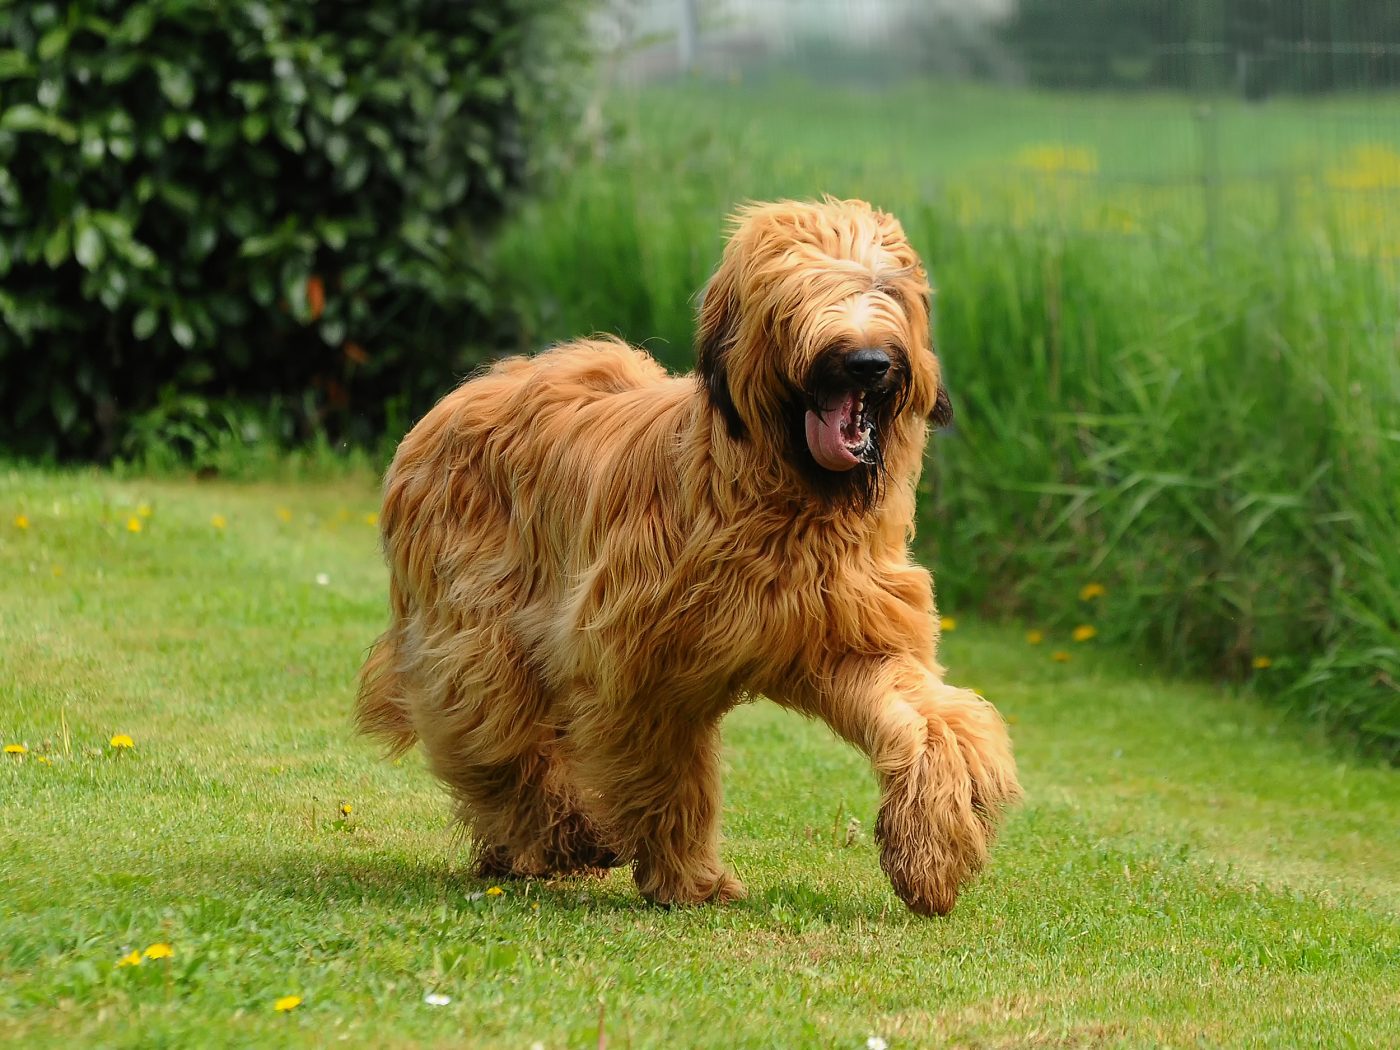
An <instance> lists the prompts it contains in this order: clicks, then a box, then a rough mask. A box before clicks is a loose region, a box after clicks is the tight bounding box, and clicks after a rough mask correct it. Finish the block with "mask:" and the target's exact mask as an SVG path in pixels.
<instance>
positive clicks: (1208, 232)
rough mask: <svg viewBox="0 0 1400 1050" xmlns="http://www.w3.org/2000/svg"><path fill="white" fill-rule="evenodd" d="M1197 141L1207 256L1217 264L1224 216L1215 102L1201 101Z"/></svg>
mask: <svg viewBox="0 0 1400 1050" xmlns="http://www.w3.org/2000/svg"><path fill="white" fill-rule="evenodd" d="M1196 139H1197V142H1198V144H1199V146H1200V151H1201V176H1200V177H1201V202H1202V205H1203V212H1204V221H1205V246H1206V255H1207V256H1208V257H1209V259H1210V260H1211V262H1214V261H1215V249H1216V237H1217V234H1218V231H1219V227H1220V213H1221V201H1220V115H1219V109H1218V104H1217V103H1216V102H1215V101H1214V100H1212V101H1202V102H1201V103H1199V104H1198V105H1197V106H1196Z"/></svg>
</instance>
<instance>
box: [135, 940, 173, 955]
mask: <svg viewBox="0 0 1400 1050" xmlns="http://www.w3.org/2000/svg"><path fill="white" fill-rule="evenodd" d="M142 954H143V955H144V956H145V957H146V958H147V959H169V958H170V957H171V956H172V955H174V954H175V949H174V948H172V947H171V946H170V945H168V944H166V943H165V942H164V941H161V942H160V943H158V944H153V945H151V946H150V947H149V948H147V949H146V950H145V951H144V952H142Z"/></svg>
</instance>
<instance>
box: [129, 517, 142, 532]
mask: <svg viewBox="0 0 1400 1050" xmlns="http://www.w3.org/2000/svg"><path fill="white" fill-rule="evenodd" d="M141 528H142V526H141V519H140V518H138V517H135V516H133V517H130V518H127V519H126V531H127V532H140V531H141Z"/></svg>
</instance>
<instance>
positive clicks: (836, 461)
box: [806, 390, 875, 470]
mask: <svg viewBox="0 0 1400 1050" xmlns="http://www.w3.org/2000/svg"><path fill="white" fill-rule="evenodd" d="M838 397H839V400H837V401H836V403H835V404H830V405H827V406H825V407H821V408H809V409H808V410H807V419H806V425H807V447H808V448H809V449H810V450H811V452H812V458H813V459H815V460H816V461H817V463H818V464H819V465H821V466H823V467H825V468H826V469H827V470H851V469H852V468H854V467H857V466H859V465H860V464H862V463H865V464H870V463H873V462H874V461H875V442H874V439H873V436H872V435H873V432H874V427H873V426H872V425H871V423H870V420H868V419H867V418H866V415H865V393H864V391H861V390H850V391H847V392H846V393H844V394H841V395H838Z"/></svg>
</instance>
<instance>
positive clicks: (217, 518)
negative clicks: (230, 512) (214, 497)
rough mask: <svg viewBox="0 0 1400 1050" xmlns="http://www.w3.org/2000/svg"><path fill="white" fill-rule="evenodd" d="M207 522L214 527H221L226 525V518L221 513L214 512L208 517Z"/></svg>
mask: <svg viewBox="0 0 1400 1050" xmlns="http://www.w3.org/2000/svg"><path fill="white" fill-rule="evenodd" d="M209 524H210V525H213V526H214V528H216V529H222V528H224V527H225V526H227V525H228V518H226V517H224V516H223V515H222V514H215V515H214V516H213V517H211V518H210V519H209Z"/></svg>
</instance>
